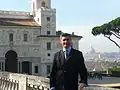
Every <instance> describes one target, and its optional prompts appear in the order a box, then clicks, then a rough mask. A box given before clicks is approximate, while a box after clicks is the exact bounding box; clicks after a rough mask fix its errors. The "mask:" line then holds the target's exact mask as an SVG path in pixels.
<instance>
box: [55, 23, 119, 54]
mask: <svg viewBox="0 0 120 90" xmlns="http://www.w3.org/2000/svg"><path fill="white" fill-rule="evenodd" d="M92 28H93V25H91V26H86V25H79V26H57V30H61V31H63V32H67V33H72V32H74V33H75V34H76V35H80V36H82V37H83V38H82V39H81V40H80V42H79V49H80V50H81V51H83V52H84V53H86V52H89V51H90V50H91V46H92V47H94V48H95V50H96V51H97V52H118V51H119V49H118V48H117V46H115V44H113V43H112V42H111V41H110V40H108V39H107V38H105V37H104V36H103V35H100V36H96V37H95V36H93V35H92V33H91V30H92Z"/></svg>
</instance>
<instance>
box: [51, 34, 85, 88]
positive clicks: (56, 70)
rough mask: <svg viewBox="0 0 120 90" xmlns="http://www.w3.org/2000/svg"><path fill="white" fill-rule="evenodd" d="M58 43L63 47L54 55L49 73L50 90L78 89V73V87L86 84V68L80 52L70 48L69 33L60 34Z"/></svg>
mask: <svg viewBox="0 0 120 90" xmlns="http://www.w3.org/2000/svg"><path fill="white" fill-rule="evenodd" d="M60 43H61V45H62V47H63V49H62V50H60V51H58V52H57V53H55V55H54V59H53V66H52V71H51V74H50V90H78V75H79V74H80V81H79V87H80V88H83V87H85V86H86V85H87V69H86V67H85V64H84V58H83V54H82V52H81V51H78V50H75V49H73V48H72V45H71V43H72V39H71V35H70V34H67V33H63V34H62V35H60Z"/></svg>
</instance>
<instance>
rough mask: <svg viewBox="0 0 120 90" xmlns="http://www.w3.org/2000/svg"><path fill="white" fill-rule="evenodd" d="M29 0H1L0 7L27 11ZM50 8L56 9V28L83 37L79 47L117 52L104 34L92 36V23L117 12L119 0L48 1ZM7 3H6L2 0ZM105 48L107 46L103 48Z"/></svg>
mask: <svg viewBox="0 0 120 90" xmlns="http://www.w3.org/2000/svg"><path fill="white" fill-rule="evenodd" d="M31 1H32V0H20V1H16V0H10V1H8V0H4V1H1V3H0V10H9V11H25V12H29V11H31V10H32V9H31V6H30V4H31ZM51 1H52V7H53V8H56V15H57V16H56V17H57V18H56V25H57V30H62V31H63V32H68V33H72V32H75V34H76V35H80V36H83V38H82V39H81V41H80V50H81V51H83V52H84V53H85V52H88V51H90V49H91V46H93V47H94V48H95V50H96V51H97V52H119V49H118V48H117V46H115V45H114V44H113V43H112V42H111V41H109V40H108V39H106V38H105V37H104V36H102V35H100V36H97V37H95V36H93V35H92V34H91V30H92V28H93V27H94V26H97V25H102V24H104V23H107V22H109V21H111V20H113V19H115V18H117V17H119V15H120V11H119V8H120V6H119V2H120V1H119V0H111V1H109V0H100V1H96V0H91V1H88V0H74V1H68V0H64V1H63V0H60V1H58V0H51ZM6 2H7V3H6ZM106 47H107V48H106Z"/></svg>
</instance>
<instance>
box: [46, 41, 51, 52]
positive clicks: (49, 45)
mask: <svg viewBox="0 0 120 90" xmlns="http://www.w3.org/2000/svg"><path fill="white" fill-rule="evenodd" d="M47 50H51V42H47Z"/></svg>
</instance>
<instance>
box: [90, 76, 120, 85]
mask: <svg viewBox="0 0 120 90" xmlns="http://www.w3.org/2000/svg"><path fill="white" fill-rule="evenodd" d="M113 83H114V84H115V83H120V77H103V79H102V80H99V79H88V84H113Z"/></svg>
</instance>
